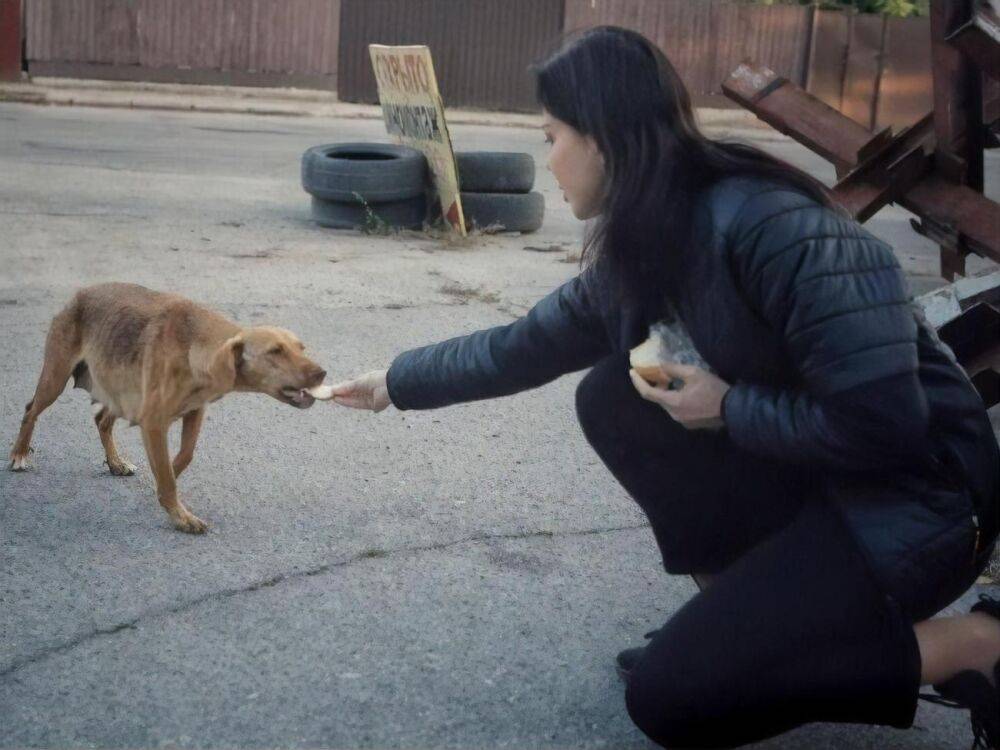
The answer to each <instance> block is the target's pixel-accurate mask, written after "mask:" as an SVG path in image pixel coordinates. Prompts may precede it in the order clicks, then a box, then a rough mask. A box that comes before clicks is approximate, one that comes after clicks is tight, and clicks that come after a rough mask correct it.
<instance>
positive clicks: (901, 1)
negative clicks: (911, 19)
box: [751, 0, 930, 18]
mask: <svg viewBox="0 0 1000 750" xmlns="http://www.w3.org/2000/svg"><path fill="white" fill-rule="evenodd" d="M751 1H752V2H754V3H755V4H757V5H777V4H779V3H782V4H795V5H816V6H818V7H820V8H822V9H824V10H848V9H851V8H853V9H854V10H856V11H857V12H858V13H884V14H885V15H887V16H897V17H899V18H906V17H908V16H926V15H927V14H928V12H929V11H930V0H751Z"/></svg>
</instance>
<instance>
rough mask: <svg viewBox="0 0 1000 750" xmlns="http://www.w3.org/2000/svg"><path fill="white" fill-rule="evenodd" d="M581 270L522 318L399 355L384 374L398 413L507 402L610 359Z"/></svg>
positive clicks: (586, 277) (589, 280) (589, 284)
mask: <svg viewBox="0 0 1000 750" xmlns="http://www.w3.org/2000/svg"><path fill="white" fill-rule="evenodd" d="M595 283H596V281H595V280H594V279H592V278H591V277H590V275H589V274H588V272H586V271H585V272H584V273H583V274H581V275H580V276H577V277H575V278H573V279H571V280H569V281H568V282H566V283H565V284H563V285H562V286H560V287H559V288H558V289H556V290H555V291H553V292H551V293H550V294H549V295H548V296H546V297H545V298H543V299H542V300H540V301H539V302H538V303H537V304H536V305H535V306H534V307H533V308H532V309H531V311H530V312H529V313H528V314H527V315H526V316H525V317H523V318H521V319H519V320H517V321H515V322H513V323H510V324H509V325H504V326H497V327H495V328H489V329H486V330H483V331H477V332H476V333H472V334H469V335H467V336H459V337H457V338H453V339H449V340H447V341H443V342H441V343H438V344H432V345H430V346H425V347H422V348H420V349H413V350H411V351H408V352H404V353H403V354H400V355H399V356H398V357H396V359H395V360H394V361H393V363H392V366H391V367H390V368H389V373H388V387H389V398H390V399H392V403H393V404H394V405H395V406H396V407H397V408H399V409H433V408H437V407H441V406H448V405H450V404H455V403H459V402H463V401H474V400H477V399H484V398H493V397H496V396H506V395H509V394H512V393H517V392H518V391H523V390H526V389H528V388H534V387H536V386H539V385H542V384H544V383H547V382H549V381H550V380H554V379H555V378H557V377H559V376H560V375H563V374H565V373H568V372H573V371H575V370H580V369H583V368H584V367H588V366H590V365H592V364H594V363H595V362H597V360H599V359H601V358H602V357H604V356H607V355H608V354H610V353H611V346H610V342H609V340H608V338H607V335H606V333H605V329H604V327H603V325H602V323H601V318H600V313H599V310H598V305H597V304H596V302H595V300H594V293H593V289H592V285H593V284H595Z"/></svg>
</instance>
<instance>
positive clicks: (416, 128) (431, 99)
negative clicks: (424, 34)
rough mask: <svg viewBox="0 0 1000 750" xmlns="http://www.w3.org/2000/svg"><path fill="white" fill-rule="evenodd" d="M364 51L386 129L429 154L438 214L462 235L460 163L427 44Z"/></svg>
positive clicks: (372, 46)
mask: <svg viewBox="0 0 1000 750" xmlns="http://www.w3.org/2000/svg"><path fill="white" fill-rule="evenodd" d="M368 52H369V53H370V54H371V57H372V66H373V67H374V68H375V80H376V81H377V83H378V99H379V102H380V103H381V105H382V116H383V117H384V118H385V127H386V130H388V131H389V134H390V135H394V136H396V137H397V138H398V139H399V140H400V142H402V143H404V144H405V145H407V146H410V147H412V148H415V149H417V150H418V151H421V152H423V154H424V156H426V157H427V163H428V164H429V165H430V168H431V173H432V174H433V175H434V187H435V188H437V192H438V196H439V198H440V199H441V214H442V216H444V217H445V219H446V220H447V221H448V223H449V224H451V226H452V227H454V228H455V229H457V230H458V232H459V233H460V234H461V235H462V236H463V237H464V236H465V215H464V214H463V213H462V201H461V198H460V197H459V191H458V167H456V165H455V152H454V151H453V150H452V148H451V138H450V137H449V135H448V125H447V123H445V119H444V104H443V103H442V101H441V94H440V92H439V91H438V85H437V78H435V77H434V64H433V63H432V62H431V51H430V49H429V48H428V47H425V46H423V45H417V46H411V47H388V46H386V45H383V44H369V45H368Z"/></svg>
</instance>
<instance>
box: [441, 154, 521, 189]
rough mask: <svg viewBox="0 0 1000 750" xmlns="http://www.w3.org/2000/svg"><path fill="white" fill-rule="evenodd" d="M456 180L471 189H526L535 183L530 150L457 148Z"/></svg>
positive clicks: (465, 187) (462, 186) (462, 187)
mask: <svg viewBox="0 0 1000 750" xmlns="http://www.w3.org/2000/svg"><path fill="white" fill-rule="evenodd" d="M455 162H456V163H457V165H458V184H459V186H460V187H461V189H462V190H463V191H468V192H470V193H527V192H528V191H529V190H531V188H532V187H533V186H534V184H535V160H534V158H532V156H531V154H525V153H520V152H513V151H512V152H504V151H459V152H457V153H456V154H455Z"/></svg>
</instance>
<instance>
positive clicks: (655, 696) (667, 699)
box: [625, 674, 732, 748]
mask: <svg viewBox="0 0 1000 750" xmlns="http://www.w3.org/2000/svg"><path fill="white" fill-rule="evenodd" d="M700 702H702V699H699V697H698V696H696V695H694V694H692V693H691V692H688V691H685V690H684V687H683V686H682V685H679V684H676V683H674V684H671V681H662V680H661V681H657V682H652V683H651V682H650V681H649V680H647V679H644V678H643V677H642V676H640V675H638V674H633V675H632V676H631V678H630V679H629V683H628V687H627V688H626V690H625V707H626V709H627V710H628V714H629V716H630V717H631V718H632V721H633V722H634V723H635V725H636V726H637V727H639V729H641V730H642V731H643V733H644V734H645V735H646V736H647V737H649V738H650V739H651V740H653V741H654V742H655V743H657V744H658V745H660V746H662V747H665V748H717V747H731V746H732V745H731V744H728V743H727V742H725V741H724V739H723V738H721V737H719V736H717V734H718V732H717V728H718V722H711V721H706V720H705V719H703V718H699V717H700V716H703V715H704V714H705V713H706V712H705V710H704V707H702V706H700V705H699V703H700ZM723 723H725V722H723Z"/></svg>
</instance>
